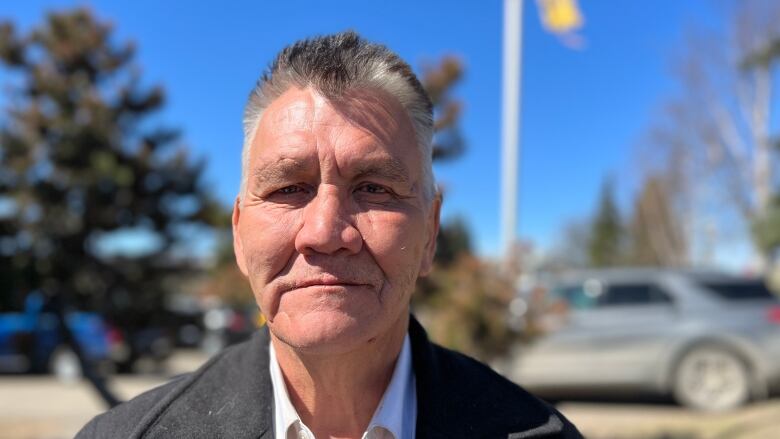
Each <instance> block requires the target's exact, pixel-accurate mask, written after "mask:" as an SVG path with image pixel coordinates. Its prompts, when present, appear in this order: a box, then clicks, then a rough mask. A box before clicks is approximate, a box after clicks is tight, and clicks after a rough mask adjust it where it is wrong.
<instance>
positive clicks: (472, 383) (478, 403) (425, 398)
mask: <svg viewBox="0 0 780 439" xmlns="http://www.w3.org/2000/svg"><path fill="white" fill-rule="evenodd" d="M409 335H410V338H411V344H412V365H413V367H414V374H415V380H416V383H417V424H416V430H417V439H438V438H453V437H468V438H491V439H492V438H510V439H521V438H523V439H524V438H542V437H545V438H555V437H563V432H564V430H565V422H564V420H563V418H562V417H561V416H560V414H558V413H557V412H556V411H555V410H554V409H551V408H550V407H549V406H548V405H547V404H546V403H544V402H542V401H540V400H538V399H537V398H535V397H534V396H532V395H530V394H529V393H527V392H526V391H524V390H523V389H521V388H520V387H519V386H517V385H515V384H514V383H511V382H510V381H508V380H506V379H505V378H504V377H502V376H500V375H499V374H497V373H495V372H494V371H493V370H491V369H490V368H488V367H487V366H485V365H484V364H482V363H479V362H477V361H476V360H473V359H471V358H469V357H466V356H464V355H462V354H459V353H457V352H454V351H450V350H448V349H444V348H442V347H440V346H437V345H435V344H432V343H431V342H430V341H429V340H428V337H427V335H426V333H425V330H424V329H423V328H422V326H420V324H419V323H418V322H417V320H416V319H415V318H414V317H412V318H411V319H410V323H409ZM575 431H576V430H575ZM577 437H578V435H577Z"/></svg>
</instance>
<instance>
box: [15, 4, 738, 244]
mask: <svg viewBox="0 0 780 439" xmlns="http://www.w3.org/2000/svg"><path fill="white" fill-rule="evenodd" d="M74 5H87V6H89V7H91V9H93V10H94V11H95V13H96V14H97V16H98V17H100V18H101V19H107V20H109V21H111V22H113V23H114V25H115V29H116V31H117V33H116V36H117V41H124V40H127V39H132V40H134V41H135V42H136V44H137V47H138V49H139V50H138V57H137V59H136V61H137V63H138V64H139V65H140V66H141V67H142V72H143V78H144V81H145V82H146V83H148V84H161V85H162V86H164V87H165V89H166V91H167V96H168V104H167V106H166V109H165V111H164V112H163V113H162V115H161V117H160V119H161V120H162V121H164V122H165V123H166V124H168V125H170V126H175V127H179V128H181V129H182V131H183V133H184V141H185V142H186V143H187V145H188V146H189V147H190V148H191V150H192V152H193V153H194V155H195V156H198V157H205V158H206V160H207V161H208V173H207V178H208V181H209V183H210V184H211V185H212V186H213V187H214V189H215V190H216V192H217V194H218V196H219V197H220V199H222V200H224V202H225V204H226V205H227V204H229V203H230V202H231V201H232V199H233V197H234V196H235V194H236V192H237V190H238V186H239V175H240V149H241V141H242V135H241V112H242V108H243V104H244V101H245V98H246V95H247V93H248V91H249V90H250V88H251V87H252V85H253V84H254V82H255V80H256V79H257V77H258V75H259V74H260V72H261V71H262V70H263V69H264V68H265V66H266V65H267V64H268V62H269V61H270V60H271V59H272V57H273V56H274V54H275V53H276V52H277V51H278V50H279V49H281V48H282V47H283V46H284V45H286V44H288V43H290V42H292V41H294V40H296V39H298V38H302V37H305V36H310V35H314V34H321V33H328V32H334V31H340V30H344V29H354V30H356V31H358V32H360V33H362V34H363V35H364V36H365V37H367V38H369V39H371V40H374V41H378V42H381V43H384V44H386V45H388V46H389V47H390V48H392V49H393V50H395V51H397V52H398V53H399V54H400V55H401V56H402V57H403V58H404V59H406V60H407V61H409V62H410V63H411V64H412V66H413V67H415V69H419V67H420V66H421V64H422V63H423V62H424V61H425V60H436V59H438V58H439V57H440V56H442V55H445V54H455V55H458V56H459V57H461V58H462V59H463V61H464V63H465V66H466V77H465V79H464V81H463V82H462V84H461V85H460V86H459V87H458V88H457V89H456V91H455V94H456V96H457V97H459V98H461V99H462V100H463V101H464V102H465V106H466V107H465V113H464V115H463V121H462V123H463V126H462V128H463V134H464V136H465V139H466V141H467V145H468V149H467V151H466V153H465V155H464V156H463V157H461V158H460V159H459V160H457V161H454V162H450V163H446V164H442V165H438V166H436V169H435V172H436V175H437V179H438V180H439V182H440V183H441V184H443V185H444V186H445V187H446V188H447V195H448V196H447V199H446V203H445V206H444V216H445V221H446V219H447V218H450V217H452V216H453V215H460V216H462V217H464V218H465V219H466V221H467V223H468V224H469V225H470V227H471V229H472V232H473V236H474V241H475V243H476V246H477V249H478V250H479V251H480V253H482V254H485V255H495V254H497V253H498V251H499V198H500V135H499V133H500V120H501V115H500V108H501V101H500V97H501V90H500V84H501V27H502V17H501V14H502V2H501V1H498V0H481V1H476V0H474V1H460V2H458V1H452V0H451V1H439V0H437V1H420V0H418V1H414V2H413V1H408V0H395V1H365V0H363V1H328V2H322V1H313V0H312V1H300V0H287V1H273V2H266V1H253V2H250V1H236V2H227V1H222V2H213V1H208V2H207V1H201V2H159V1H134V2H109V1H97V0H93V1H78V2H74V1H43V0H25V1H23V2H22V1H19V2H5V3H4V4H3V5H2V6H0V17H2V18H6V19H7V18H10V19H12V20H14V21H15V22H17V24H18V25H19V26H20V27H21V28H23V29H28V28H29V27H30V26H31V25H33V24H35V23H37V22H40V20H41V18H42V17H43V14H44V13H45V11H47V10H51V9H62V8H64V7H69V6H74ZM719 5H721V3H718V2H715V1H705V0H687V1H684V2H682V1H679V0H654V1H608V2H607V1H596V0H580V6H581V9H582V12H583V15H584V16H585V20H586V24H585V28H584V30H583V32H581V33H582V35H584V37H585V39H586V41H587V44H586V47H585V48H584V49H582V50H579V51H575V50H571V49H568V48H566V47H565V46H564V45H562V44H561V43H560V42H559V41H558V40H557V38H556V37H554V36H552V35H550V34H548V33H546V32H545V31H544V30H543V29H542V28H541V26H540V22H539V18H538V15H537V11H536V4H535V2H532V1H530V0H526V1H525V16H524V53H523V59H524V71H523V104H522V108H523V114H522V132H521V136H522V160H521V172H522V174H521V193H520V203H519V206H520V207H519V233H520V235H521V236H522V237H523V238H526V239H530V240H531V241H532V242H534V243H535V245H536V246H537V247H538V248H547V247H549V246H551V245H553V244H554V243H555V242H556V241H557V240H558V239H560V236H559V234H560V230H561V227H562V226H563V224H565V223H566V222H568V221H570V220H573V219H577V218H583V217H585V216H587V215H589V213H590V212H591V210H592V208H593V206H594V204H595V202H596V199H597V197H598V192H599V188H600V185H601V182H602V180H603V178H604V177H605V176H608V175H611V176H612V177H614V179H615V182H616V183H617V189H618V195H619V197H620V200H621V202H622V203H624V204H626V205H627V203H628V202H629V201H630V199H631V197H632V196H633V191H634V190H635V189H636V186H637V185H638V175H637V171H636V170H635V169H634V168H633V167H632V165H633V160H634V157H633V155H632V150H633V147H634V146H635V145H636V144H637V142H639V140H640V139H641V137H642V135H643V133H644V130H645V129H646V127H647V125H648V123H649V121H650V120H651V118H652V115H653V113H654V112H655V111H657V108H658V106H659V105H660V104H661V103H662V101H663V99H664V97H665V96H668V95H670V94H672V93H674V91H675V83H674V81H673V80H672V78H671V75H670V68H669V66H670V63H671V59H672V55H673V54H674V52H675V50H676V49H677V47H679V45H680V43H681V42H682V40H683V37H684V35H685V32H686V29H687V28H689V27H690V26H691V25H703V24H714V25H716V26H717V25H718V23H719V22H720V21H722V16H721V15H722V14H721V13H722V12H723V10H722V8H721V7H720V6H719Z"/></svg>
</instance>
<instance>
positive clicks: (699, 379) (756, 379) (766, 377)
mask: <svg viewBox="0 0 780 439" xmlns="http://www.w3.org/2000/svg"><path fill="white" fill-rule="evenodd" d="M553 285H554V286H553V296H554V297H556V298H558V299H559V300H563V301H564V302H565V303H566V304H568V312H567V313H565V314H564V315H563V316H561V318H560V322H558V328H557V329H554V330H552V331H550V332H549V333H548V334H547V335H545V336H542V337H541V338H540V339H539V340H538V341H537V342H536V343H534V344H533V345H532V346H530V348H529V349H527V350H526V351H525V352H524V353H523V354H522V355H521V357H520V360H519V364H518V367H517V369H516V371H517V375H516V379H517V380H518V381H519V382H520V383H522V384H523V385H525V386H526V387H528V388H530V389H532V390H535V391H536V392H537V393H539V394H540V395H542V396H546V397H550V398H565V397H566V396H567V395H577V394H580V395H581V394H587V395H591V396H600V395H603V396H607V395H609V394H614V393H616V392H617V391H619V392H620V393H623V394H632V395H633V394H636V393H638V392H653V393H660V394H666V395H672V396H674V397H675V398H676V400H677V401H678V402H680V403H682V404H684V405H687V406H690V407H694V408H697V409H702V410H726V409H730V408H733V407H737V406H739V405H742V404H744V403H746V402H747V401H749V400H750V399H751V398H754V399H755V398H761V397H765V396H766V395H767V394H769V393H770V392H771V391H772V390H773V389H777V388H778V386H779V385H780V300H778V297H777V296H775V295H774V294H773V293H771V292H770V291H769V290H768V289H767V287H766V286H765V285H764V283H763V281H761V280H760V279H750V278H742V277H735V276H728V275H725V274H721V273H715V272H685V271H672V270H652V269H614V270H599V271H590V272H581V273H575V274H571V275H568V276H561V277H558V278H557V279H555V281H554V284H553Z"/></svg>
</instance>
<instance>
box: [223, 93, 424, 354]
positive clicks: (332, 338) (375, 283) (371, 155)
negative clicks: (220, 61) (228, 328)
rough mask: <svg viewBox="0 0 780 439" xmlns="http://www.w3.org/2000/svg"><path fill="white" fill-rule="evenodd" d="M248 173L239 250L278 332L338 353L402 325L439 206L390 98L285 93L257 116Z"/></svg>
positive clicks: (238, 212) (238, 214)
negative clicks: (426, 191)
mask: <svg viewBox="0 0 780 439" xmlns="http://www.w3.org/2000/svg"><path fill="white" fill-rule="evenodd" d="M248 178H249V180H248V182H247V191H246V194H244V199H243V205H239V204H238V203H236V206H235V210H234V215H233V225H234V240H235V250H236V258H237V260H238V264H239V267H240V268H241V270H242V271H243V272H244V274H245V275H247V276H248V278H249V281H250V283H251V285H252V289H253V291H254V294H255V298H256V300H257V303H258V305H259V306H260V309H261V310H262V312H263V314H264V315H265V316H266V317H267V319H268V325H269V328H270V330H271V332H272V333H273V335H274V336H275V337H277V338H278V339H280V340H282V341H283V342H284V343H286V344H288V345H290V346H292V347H294V348H296V349H303V350H306V351H310V352H336V351H345V350H349V349H354V348H355V347H357V346H358V345H359V344H360V343H366V342H370V341H372V340H375V339H376V338H377V337H381V336H383V335H385V334H387V333H388V332H392V331H406V328H405V327H403V323H404V322H405V317H406V314H407V313H408V305H409V300H410V296H411V293H412V290H413V289H414V283H415V280H416V279H417V277H418V276H419V275H424V274H427V272H428V271H429V270H430V266H431V261H432V258H433V250H434V243H435V235H436V232H437V230H438V211H439V208H438V202H434V203H433V205H432V206H429V205H427V204H426V202H425V200H424V197H423V187H422V186H421V185H422V169H421V160H420V150H419V148H418V146H417V144H416V139H415V133H414V130H413V128H412V125H411V122H410V121H409V118H408V116H407V115H406V113H405V111H404V110H403V108H402V107H401V105H400V104H399V103H398V102H397V101H396V100H395V99H394V98H392V97H391V96H389V95H387V94H385V93H383V92H380V91H375V90H362V91H353V92H351V93H348V94H347V96H345V97H344V98H342V99H339V100H338V101H332V100H328V99H326V98H324V97H322V96H320V95H319V94H317V93H316V92H315V91H312V90H310V89H295V88H293V89H290V90H288V91H287V92H285V93H284V94H283V95H282V96H280V97H279V98H278V99H277V100H275V101H274V102H273V103H272V104H271V105H270V106H269V107H268V109H267V110H266V111H265V113H264V114H263V117H262V119H261V121H260V123H259V125H258V129H257V132H256V136H255V139H254V142H253V144H252V151H251V155H250V159H249V176H248Z"/></svg>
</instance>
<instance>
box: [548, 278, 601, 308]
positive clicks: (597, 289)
mask: <svg viewBox="0 0 780 439" xmlns="http://www.w3.org/2000/svg"><path fill="white" fill-rule="evenodd" d="M603 291H604V287H603V284H602V283H601V282H600V281H598V280H595V279H589V280H586V281H585V282H582V283H577V284H573V285H567V286H563V287H559V288H556V289H555V290H554V294H553V296H554V297H557V298H560V299H563V300H564V301H566V303H568V304H569V306H570V307H572V308H574V309H590V308H594V307H595V306H596V305H597V304H598V299H599V296H600V295H601V294H602V293H603Z"/></svg>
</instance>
